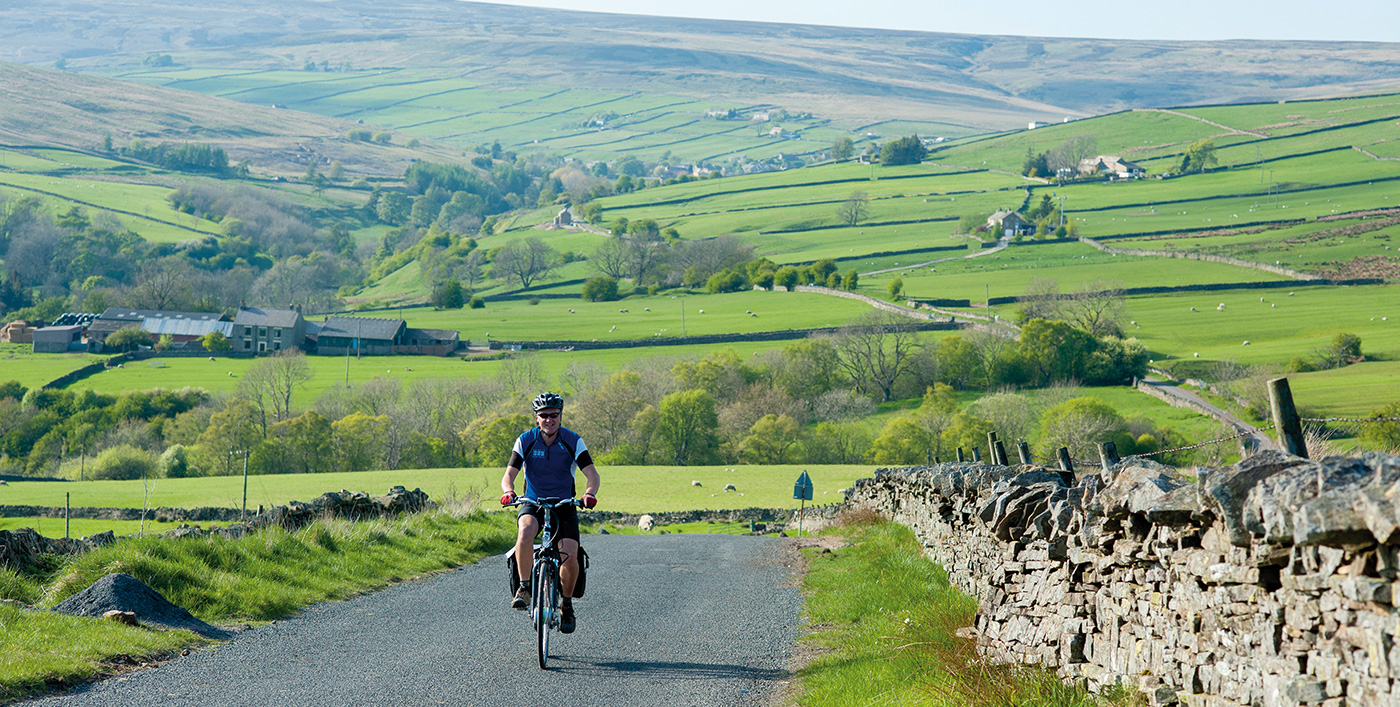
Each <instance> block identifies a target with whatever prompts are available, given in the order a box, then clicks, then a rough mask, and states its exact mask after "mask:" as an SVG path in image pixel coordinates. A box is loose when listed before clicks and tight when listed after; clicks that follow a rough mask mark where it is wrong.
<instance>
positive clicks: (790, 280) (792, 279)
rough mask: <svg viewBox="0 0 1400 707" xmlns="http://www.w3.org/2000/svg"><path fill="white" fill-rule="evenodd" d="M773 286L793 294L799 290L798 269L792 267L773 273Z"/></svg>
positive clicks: (779, 269)
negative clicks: (795, 290)
mask: <svg viewBox="0 0 1400 707" xmlns="http://www.w3.org/2000/svg"><path fill="white" fill-rule="evenodd" d="M773 285H774V286H775V287H781V288H783V289H785V290H787V291H788V292H792V291H793V290H794V289H796V288H797V268H795V267H793V266H791V265H784V266H782V267H781V268H778V271H777V272H776V273H773Z"/></svg>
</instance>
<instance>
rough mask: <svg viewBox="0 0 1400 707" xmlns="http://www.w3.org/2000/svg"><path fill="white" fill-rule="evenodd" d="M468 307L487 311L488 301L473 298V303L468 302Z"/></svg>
mask: <svg viewBox="0 0 1400 707" xmlns="http://www.w3.org/2000/svg"><path fill="white" fill-rule="evenodd" d="M467 306H468V307H471V308H472V309H485V308H486V300H484V299H482V298H480V297H473V298H471V301H469V302H467Z"/></svg>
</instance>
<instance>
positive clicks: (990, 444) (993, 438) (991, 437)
mask: <svg viewBox="0 0 1400 707" xmlns="http://www.w3.org/2000/svg"><path fill="white" fill-rule="evenodd" d="M987 456H989V457H991V458H992V463H993V464H995V463H997V433H996V432H988V433H987Z"/></svg>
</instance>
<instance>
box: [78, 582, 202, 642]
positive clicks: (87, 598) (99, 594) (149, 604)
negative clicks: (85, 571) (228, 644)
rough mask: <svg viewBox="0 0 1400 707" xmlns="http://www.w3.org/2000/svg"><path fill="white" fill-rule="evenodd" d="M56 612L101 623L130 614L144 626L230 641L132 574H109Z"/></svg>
mask: <svg viewBox="0 0 1400 707" xmlns="http://www.w3.org/2000/svg"><path fill="white" fill-rule="evenodd" d="M53 610H54V611H57V612H58V613H60V614H69V615H72V616H90V617H92V618H98V619H100V618H102V616H103V614H106V613H107V612H108V611H113V610H116V611H130V612H132V613H134V614H136V618H137V620H138V621H140V622H141V623H143V624H154V625H156V626H160V627H163V628H170V629H184V630H186V631H193V632H195V633H197V634H199V635H201V636H204V637H205V638H218V639H224V638H228V637H229V633H228V632H227V631H224V630H223V629H220V628H218V627H215V626H211V625H209V624H207V623H204V622H203V621H200V620H199V619H197V618H195V617H194V615H193V614H191V613H190V612H188V611H185V610H184V609H182V608H180V607H178V606H176V605H174V604H172V603H170V601H169V600H168V599H166V598H165V597H163V596H161V595H160V592H157V591H156V590H154V589H151V588H150V587H148V586H146V583H145V582H142V581H141V580H139V579H137V578H135V577H132V576H131V575H129V574H120V573H116V574H109V575H107V576H106V577H103V578H102V579H99V580H97V581H96V582H93V583H92V586H90V587H88V588H87V589H84V590H83V591H81V592H78V593H77V594H74V595H73V596H71V597H68V599H66V600H65V601H64V602H63V603H62V604H59V605H58V606H56V607H54V609H53Z"/></svg>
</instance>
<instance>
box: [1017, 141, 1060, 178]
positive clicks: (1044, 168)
mask: <svg viewBox="0 0 1400 707" xmlns="http://www.w3.org/2000/svg"><path fill="white" fill-rule="evenodd" d="M1051 173H1052V172H1051V171H1050V165H1049V163H1048V161H1047V156H1046V153H1044V152H1036V151H1035V149H1034V148H1030V147H1027V148H1026V159H1025V161H1024V162H1022V163H1021V174H1023V175H1025V176H1027V177H1048V176H1050V174H1051Z"/></svg>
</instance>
